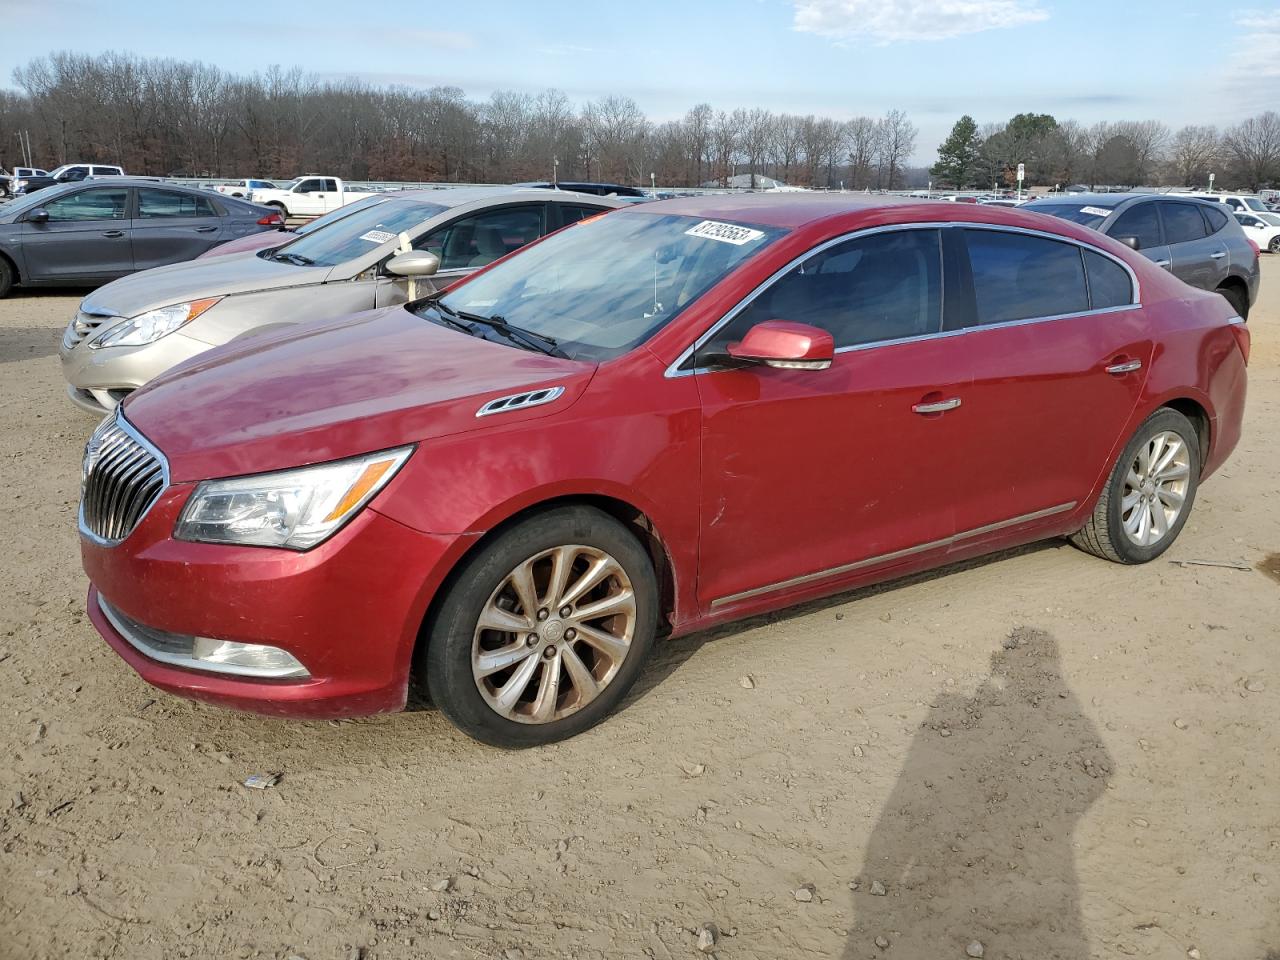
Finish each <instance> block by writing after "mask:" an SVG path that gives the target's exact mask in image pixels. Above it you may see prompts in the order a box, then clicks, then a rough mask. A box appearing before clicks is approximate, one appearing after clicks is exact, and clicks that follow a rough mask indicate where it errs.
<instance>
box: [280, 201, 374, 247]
mask: <svg viewBox="0 0 1280 960" xmlns="http://www.w3.org/2000/svg"><path fill="white" fill-rule="evenodd" d="M386 199H387V198H386V197H365V198H364V199H363V200H357V201H356V202H355V203H349V204H347V205H346V206H345V207H339V208H338V209H337V210H330V211H329V212H328V213H326V214H325V215H324V216H323V217H316V218H315V219H314V220H312V221H311V222H310V223H304V224H303V225H302V226H300V227H299V228H298V229H297V230H295V231H294V233H296V234H297V235H298V236H300V237H305V236H306V235H307V234H308V233H315V232H316V231H317V230H319V229H321V228H322V227H327V226H329V224H331V223H336V222H337V221H339V220H342V219H344V218H345V217H349V216H351V214H353V213H356V212H358V211H360V210H363V209H365V208H366V207H372V206H373V205H374V204H375V203H382V201H384V200H386Z"/></svg>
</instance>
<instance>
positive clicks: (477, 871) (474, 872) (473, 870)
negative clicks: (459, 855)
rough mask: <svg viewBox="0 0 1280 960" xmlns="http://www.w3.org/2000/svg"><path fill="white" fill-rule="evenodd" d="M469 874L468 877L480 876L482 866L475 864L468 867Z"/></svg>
mask: <svg viewBox="0 0 1280 960" xmlns="http://www.w3.org/2000/svg"><path fill="white" fill-rule="evenodd" d="M467 876H468V877H478V876H480V868H479V867H474V866H472V867H467Z"/></svg>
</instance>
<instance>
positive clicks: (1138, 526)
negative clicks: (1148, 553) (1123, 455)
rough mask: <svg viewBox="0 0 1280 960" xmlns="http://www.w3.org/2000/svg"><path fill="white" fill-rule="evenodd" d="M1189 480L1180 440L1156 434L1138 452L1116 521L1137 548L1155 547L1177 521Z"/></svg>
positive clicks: (1186, 457) (1187, 459)
mask: <svg viewBox="0 0 1280 960" xmlns="http://www.w3.org/2000/svg"><path fill="white" fill-rule="evenodd" d="M1190 480H1191V458H1190V455H1189V451H1188V450H1187V445H1186V443H1185V441H1183V439H1182V437H1180V436H1178V434H1176V433H1173V432H1172V431H1169V430H1165V431H1163V432H1162V433H1157V434H1156V435H1155V436H1153V437H1152V438H1151V439H1150V440H1148V441H1147V442H1146V443H1144V444H1143V445H1142V446H1141V447H1139V448H1138V453H1137V456H1135V457H1134V459H1133V462H1132V463H1131V464H1130V465H1129V472H1128V473H1127V474H1126V475H1125V479H1124V493H1123V497H1122V499H1121V501H1120V521H1121V524H1122V526H1123V527H1124V532H1125V535H1126V536H1127V537H1128V538H1129V539H1130V540H1131V541H1132V542H1133V543H1135V544H1137V545H1138V546H1140V547H1149V546H1152V545H1153V544H1156V543H1159V542H1160V541H1161V540H1163V539H1164V537H1165V536H1166V535H1167V534H1168V533H1169V531H1170V530H1171V529H1172V528H1173V527H1174V525H1175V524H1176V523H1177V521H1178V517H1179V516H1180V515H1181V513H1182V508H1183V506H1184V505H1185V503H1186V498H1187V490H1188V485H1189V483H1190Z"/></svg>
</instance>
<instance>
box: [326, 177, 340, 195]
mask: <svg viewBox="0 0 1280 960" xmlns="http://www.w3.org/2000/svg"><path fill="white" fill-rule="evenodd" d="M324 189H325V191H326V192H328V193H337V192H338V181H337V180H326V181H325V182H324Z"/></svg>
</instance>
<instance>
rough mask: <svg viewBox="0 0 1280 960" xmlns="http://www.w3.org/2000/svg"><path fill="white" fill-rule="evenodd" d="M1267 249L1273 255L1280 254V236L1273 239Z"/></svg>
mask: <svg viewBox="0 0 1280 960" xmlns="http://www.w3.org/2000/svg"><path fill="white" fill-rule="evenodd" d="M1267 249H1268V250H1270V251H1271V252H1272V253H1280V236H1276V237H1272V238H1271V242H1270V243H1269V244H1267Z"/></svg>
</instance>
